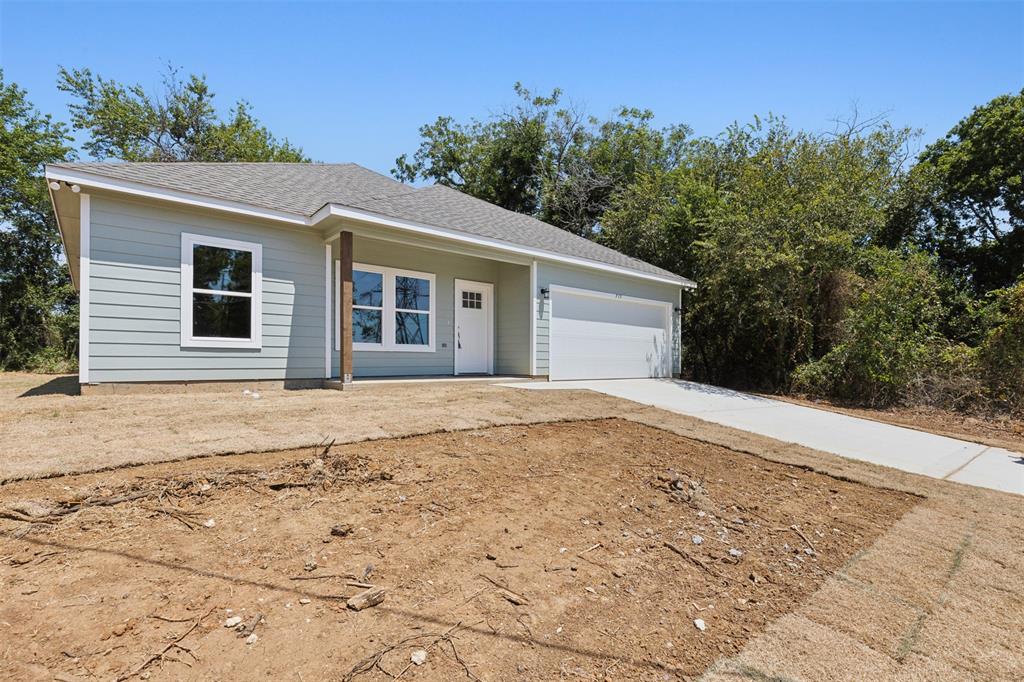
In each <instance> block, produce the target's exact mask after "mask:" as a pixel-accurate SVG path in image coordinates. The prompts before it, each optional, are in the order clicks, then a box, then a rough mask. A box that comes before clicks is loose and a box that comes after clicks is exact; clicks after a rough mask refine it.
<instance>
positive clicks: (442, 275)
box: [321, 235, 529, 377]
mask: <svg viewBox="0 0 1024 682" xmlns="http://www.w3.org/2000/svg"><path fill="white" fill-rule="evenodd" d="M337 249H338V242H337V241H335V242H334V245H333V257H334V258H338V255H339V254H338V250H337ZM352 250H353V255H354V260H355V261H356V262H359V263H366V264H370V265H379V266H382V267H390V268H400V269H407V270H416V271H418V272H428V273H432V274H433V275H434V278H435V287H436V291H435V296H436V303H435V315H436V317H437V319H436V321H435V325H436V329H435V332H434V333H435V336H436V339H435V344H434V346H435V350H434V352H431V353H420V352H417V353H408V352H405V353H403V352H401V351H355V352H354V353H353V354H352V372H353V374H354V375H355V376H357V377H385V376H425V375H447V374H452V373H453V372H454V371H455V351H454V339H455V331H454V330H455V307H454V305H455V280H456V279H468V280H473V281H477V282H491V283H493V284H494V289H495V298H496V299H498V300H500V298H501V293H499V290H500V289H501V282H500V281H499V277H498V265H499V263H497V262H496V261H492V260H487V259H483V258H475V257H473V256H464V255H460V254H453V253H447V252H445V251H438V250H434V249H423V248H417V247H412V246H406V245H403V244H398V243H395V242H390V241H381V240H376V239H369V238H366V237H362V236H359V235H357V236H355V237H354V238H353V243H352ZM322 267H323V266H321V268H322ZM332 277H333V267H332ZM332 291H334V289H332ZM335 303H336V302H335ZM524 305H525V304H524ZM332 308H337V306H336V305H333V306H332ZM495 312H496V313H497V311H495ZM334 314H335V315H337V311H336V310H335V312H334ZM332 322H333V321H332ZM333 328H335V327H334V325H333V324H332V329H333ZM333 348H334V345H332V349H333ZM527 352H529V351H527ZM331 357H332V368H331V369H332V376H338V374H339V364H338V353H337V352H335V351H333V350H332V352H331ZM495 368H497V357H496V358H495Z"/></svg>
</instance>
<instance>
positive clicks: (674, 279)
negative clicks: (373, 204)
mask: <svg viewBox="0 0 1024 682" xmlns="http://www.w3.org/2000/svg"><path fill="white" fill-rule="evenodd" d="M45 176H46V180H47V182H49V181H51V180H56V181H58V182H65V183H67V184H77V185H80V186H82V187H88V188H92V189H99V190H106V191H110V192H117V193H124V194H130V195H133V196H139V197H144V198H148V199H154V200H160V201H170V202H174V203H180V204H185V205H188V206H192V207H195V208H206V209H212V210H217V211H226V212H229V213H234V214H238V215H243V216H247V217H253V218H263V219H267V220H273V221H277V222H283V223H287V224H290V225H295V226H301V227H315V226H317V225H319V223H321V222H322V221H323V220H325V219H327V218H329V217H342V218H348V219H351V220H361V221H364V222H370V223H375V224H378V225H383V226H387V227H393V228H397V229H404V230H409V231H411V232H416V233H419V234H425V235H431V236H435V237H440V238H444V239H450V240H453V241H458V242H463V243H470V244H476V245H480V246H487V247H490V248H494V249H498V250H501V251H507V252H512V253H518V254H522V255H527V256H530V257H533V258H538V259H542V260H548V261H554V262H561V263H566V264H569V265H576V266H578V267H584V268H589V269H595V270H602V271H605V272H612V273H615V274H618V275H621V276H625V277H634V278H639V279H645V280H650V281H655V282H661V283H663V284H672V285H675V286H679V287H683V288H687V289H692V288H696V286H697V285H696V284H695V283H694V282H692V281H690V280H688V279H686V278H685V277H678V276H675V275H673V276H670V277H669V276H664V275H659V274H655V273H647V272H643V271H640V270H634V269H631V268H627V267H622V266H618V265H612V264H609V263H603V262H601V261H595V260H592V259H589V258H582V257H574V256H566V255H563V254H559V253H555V252H552V251H548V250H546V249H537V248H533V247H528V246H522V245H519V244H513V243H512V242H506V241H503V240H500V239H491V238H487V237H478V236H476V235H471V234H468V233H466V232H461V231H459V230H453V229H450V228H445V227H439V226H436V225H430V224H427V223H420V222H415V221H408V220H403V219H399V218H392V217H390V216H387V215H384V214H380V213H375V212H373V211H367V210H365V209H360V208H356V207H353V206H346V205H344V204H339V203H328V204H325V205H324V206H323V207H321V208H320V209H319V210H318V211H316V212H315V213H314V214H313V215H311V216H306V215H301V214H297V213H290V212H287V211H279V210H274V209H267V208H263V207H260V206H254V205H252V204H246V203H242V202H236V201H229V200H225V199H218V198H215V197H208V196H204V195H201V194H195V193H192V192H184V191H181V190H175V189H170V188H166V187H160V186H158V185H149V184H145V183H141V182H135V181H130V180H121V179H117V178H110V177H107V176H103V175H100V174H96V173H89V172H87V171H82V170H79V169H73V168H66V167H62V166H61V165H60V164H53V165H47V166H46V168H45Z"/></svg>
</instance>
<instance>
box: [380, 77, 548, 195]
mask: <svg viewBox="0 0 1024 682" xmlns="http://www.w3.org/2000/svg"><path fill="white" fill-rule="evenodd" d="M515 91H516V95H517V96H518V97H519V98H520V100H521V102H520V103H519V104H518V105H517V106H515V107H514V108H512V109H510V110H508V111H505V112H503V113H502V114H501V115H499V116H497V117H494V118H492V119H490V120H487V121H480V120H476V119H472V120H470V121H469V122H468V123H458V122H456V121H455V120H454V119H452V118H451V117H449V116H440V117H438V118H437V120H436V121H434V122H433V123H431V124H428V125H424V126H422V127H421V128H420V137H421V138H422V141H421V142H420V146H419V148H418V149H417V150H416V152H415V153H414V154H413V156H412V158H411V159H410V158H409V156H408V155H407V154H403V155H402V156H399V157H398V158H397V159H396V160H395V168H394V170H393V171H392V174H393V175H394V176H395V177H396V178H397V179H399V180H401V181H403V182H415V181H416V180H418V179H423V180H433V181H434V182H437V183H439V184H442V185H446V186H448V187H452V188H454V189H458V190H460V191H463V192H466V193H467V194H471V195H473V196H475V197H477V198H478V199H483V200H484V201H489V202H491V203H494V204H497V205H498V206H502V207H503V208H507V209H509V210H511V211H517V212H519V213H528V214H534V213H536V212H537V211H538V209H539V208H540V195H541V189H542V180H541V178H542V174H543V172H542V166H543V163H544V160H545V158H544V157H545V152H546V147H547V143H548V137H547V136H548V120H549V118H551V116H552V114H553V108H554V107H555V106H556V105H557V104H558V101H559V98H560V97H561V92H560V91H559V90H554V91H552V93H551V94H550V95H548V96H539V95H538V96H535V95H533V94H532V93H531V92H530V91H529V90H527V89H526V88H524V87H523V86H522V85H521V84H519V83H516V85H515Z"/></svg>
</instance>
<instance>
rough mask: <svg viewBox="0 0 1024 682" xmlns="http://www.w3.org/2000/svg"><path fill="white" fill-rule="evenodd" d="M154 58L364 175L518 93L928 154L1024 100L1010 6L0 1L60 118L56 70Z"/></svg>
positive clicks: (1022, 44)
mask: <svg viewBox="0 0 1024 682" xmlns="http://www.w3.org/2000/svg"><path fill="white" fill-rule="evenodd" d="M166 62H171V63H173V64H176V65H178V66H180V67H181V68H182V70H183V71H184V72H186V73H187V72H200V73H205V74H206V75H207V76H208V78H209V81H210V84H211V86H212V87H213V89H214V91H215V92H216V93H217V95H218V97H217V100H218V102H219V105H220V106H221V107H223V108H224V109H225V110H226V109H227V108H229V107H230V105H231V104H232V103H233V102H234V100H236V99H238V98H245V99H247V100H249V101H250V102H251V103H252V105H253V107H254V111H255V113H256V115H257V116H258V117H259V118H260V119H261V120H262V121H263V122H264V123H266V124H267V125H268V126H269V127H270V128H271V130H272V131H274V132H275V133H276V134H277V135H279V136H286V137H288V138H289V139H290V140H291V141H292V142H294V143H296V144H298V145H300V146H302V147H303V148H304V149H305V151H306V152H307V153H308V154H309V155H310V156H312V157H313V158H314V159H316V160H320V161H355V162H357V163H361V164H363V165H365V166H368V167H370V168H373V169H375V170H378V171H381V172H388V171H389V170H390V168H391V167H392V165H393V161H394V158H395V157H396V156H397V155H398V154H400V153H402V152H411V151H413V150H414V149H415V148H416V146H417V142H418V135H417V128H418V127H419V126H420V125H421V124H423V123H426V122H429V121H432V120H433V119H434V118H435V117H437V116H438V115H441V114H450V115H453V116H455V117H456V118H458V119H466V118H468V117H469V116H486V115H487V114H488V113H489V112H492V111H496V110H500V109H501V108H503V107H504V106H506V105H509V104H511V103H513V102H514V96H513V93H512V84H513V83H514V82H516V81H522V82H523V83H524V85H526V86H527V87H529V88H531V89H533V90H536V91H547V90H550V89H551V88H553V87H556V86H557V87H561V88H562V89H563V90H564V91H565V93H566V95H567V96H569V97H571V98H572V100H573V101H574V102H576V103H578V104H580V105H582V106H583V107H585V108H586V109H587V110H588V111H590V112H592V113H594V114H596V115H598V116H606V115H608V114H610V113H611V112H612V111H613V110H614V108H615V107H616V106H617V105H620V104H626V105H631V106H638V107H646V108H650V109H652V110H653V111H654V112H655V114H656V116H657V118H656V120H657V122H658V123H659V124H666V125H667V124H669V123H686V124H688V125H690V126H691V127H692V128H694V130H695V131H696V132H697V133H698V134H703V135H714V134H716V133H718V132H720V131H721V130H722V129H723V128H724V127H725V126H726V125H728V124H729V123H730V122H732V121H735V120H739V121H748V120H750V118H751V117H752V116H753V115H755V114H765V113H767V112H774V113H776V114H782V115H785V116H786V117H787V118H788V119H789V121H790V122H791V123H792V124H793V125H794V126H797V127H801V128H806V129H809V130H825V129H829V128H831V123H830V121H831V119H833V118H835V117H837V116H840V117H841V116H844V115H846V114H847V113H848V112H849V111H850V107H851V105H852V104H854V103H856V105H857V107H858V108H859V110H860V111H861V113H862V114H878V113H887V114H888V116H889V117H890V118H891V120H892V121H893V122H894V123H897V124H907V125H912V126H915V127H919V128H922V129H923V130H924V132H925V137H924V141H925V142H927V141H930V140H931V139H934V138H936V137H939V136H941V135H943V134H945V132H946V131H947V130H948V129H949V128H950V127H951V126H952V125H953V124H954V123H955V122H956V121H957V120H959V119H960V118H961V117H963V116H964V115H965V114H966V113H968V112H969V111H970V109H971V107H973V106H975V105H978V104H981V103H984V102H986V101H988V100H989V99H991V98H992V97H994V96H996V95H999V94H1002V93H1006V92H1010V91H1014V90H1017V91H1019V90H1020V89H1021V88H1022V87H1024V2H1013V3H984V2H968V3H934V4H929V3H923V2H914V3H853V2H829V3H815V4H812V3H768V2H758V3H731V2H720V3H713V4H712V3H694V4H689V3H651V4H641V3H600V4H586V3H580V2H575V3H564V4H561V3H558V4H556V3H518V4H511V3H509V4H503V3H481V4H465V3H440V4H427V3H415V4H399V3H377V4H356V3H302V4H300V3H287V4H285V3H270V2H267V3H240V2H223V3H212V2H210V3H202V4H189V3H181V2H163V3H158V2H137V3H132V4H122V3H89V2H76V3H69V4H64V3H60V2H38V3H14V2H7V1H5V0H0V64H2V66H3V68H4V71H5V78H6V79H7V80H8V81H14V82H17V83H18V84H20V85H21V86H23V87H25V88H27V89H28V91H29V94H30V97H31V99H32V100H33V102H34V103H35V104H36V105H37V106H38V107H39V108H41V109H43V110H44V111H49V112H52V113H54V114H55V115H57V116H58V117H59V118H67V109H66V104H67V100H66V98H65V96H64V95H63V94H62V93H59V92H57V90H56V87H55V85H54V84H55V81H56V72H57V66H58V65H64V66H68V67H85V66H87V67H90V68H92V69H93V70H94V71H95V72H97V73H99V74H101V75H103V76H106V77H110V78H115V79H117V80H121V81H127V82H132V83H134V82H138V83H141V84H143V85H144V86H146V87H151V88H156V87H158V85H159V77H160V73H161V71H162V69H163V65H164V64H165V63H166Z"/></svg>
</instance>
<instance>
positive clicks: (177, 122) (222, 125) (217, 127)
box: [57, 67, 309, 162]
mask: <svg viewBox="0 0 1024 682" xmlns="http://www.w3.org/2000/svg"><path fill="white" fill-rule="evenodd" d="M57 87H58V88H59V89H60V90H62V91H64V92H67V93H69V94H70V95H71V96H72V97H73V98H74V102H73V103H72V104H71V105H70V106H69V109H70V111H71V122H72V125H73V126H74V127H75V129H78V130H84V131H87V132H88V134H89V139H88V140H87V141H86V142H85V143H84V144H83V145H82V146H83V147H84V149H85V150H86V151H87V152H89V153H90V154H91V155H92V156H93V157H95V158H97V159H107V158H115V159H119V160H122V161H291V162H303V161H309V159H308V158H306V156H305V155H304V154H303V153H302V150H301V149H300V148H298V147H295V146H293V145H292V144H291V143H289V142H288V140H287V139H283V140H278V139H277V138H276V137H274V135H272V134H271V133H270V131H269V130H268V129H267V128H266V126H264V125H262V124H261V123H260V122H259V121H258V120H256V118H255V117H253V115H252V110H251V106H250V105H249V103H248V102H246V101H244V100H240V101H239V102H237V103H236V104H235V106H234V107H233V108H232V109H231V111H230V112H229V115H228V117H227V118H226V119H224V120H221V119H220V118H219V117H218V115H217V111H216V109H215V107H214V103H213V100H214V93H213V92H212V91H211V90H210V87H209V85H208V84H207V82H206V77H205V76H198V75H195V74H193V75H191V76H189V78H188V80H186V81H184V82H182V81H181V80H180V79H179V78H178V73H177V71H176V70H174V69H168V72H167V73H166V74H165V75H164V78H163V91H162V92H161V93H159V94H158V95H153V94H149V93H147V92H146V91H145V89H143V87H142V86H141V85H124V84H122V83H119V82H117V81H115V80H107V79H104V78H102V77H100V76H97V75H94V74H93V73H92V72H91V71H90V70H89V69H73V70H68V69H66V68H63V67H61V69H60V71H59V74H58V83H57Z"/></svg>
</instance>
